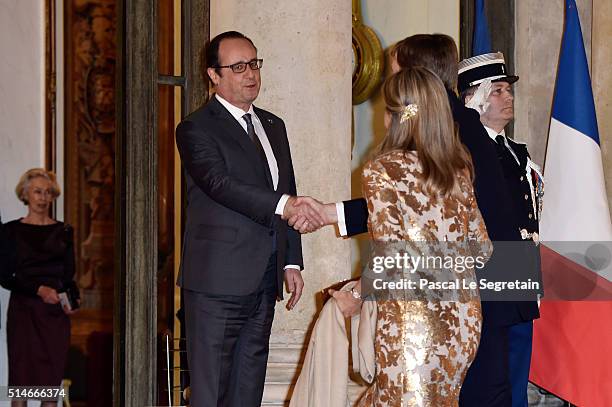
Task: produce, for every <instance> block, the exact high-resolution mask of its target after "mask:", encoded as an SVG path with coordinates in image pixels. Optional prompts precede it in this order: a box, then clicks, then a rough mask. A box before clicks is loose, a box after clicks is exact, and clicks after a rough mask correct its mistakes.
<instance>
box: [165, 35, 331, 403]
mask: <svg viewBox="0 0 612 407" xmlns="http://www.w3.org/2000/svg"><path fill="white" fill-rule="evenodd" d="M262 64H263V60H262V59H258V57H257V49H256V48H255V46H254V45H253V43H252V41H251V40H250V39H248V38H247V37H245V36H244V35H243V34H240V33H238V32H235V31H230V32H225V33H223V34H220V35H218V36H217V37H215V38H214V39H212V40H211V41H210V44H209V45H208V47H207V49H206V66H207V73H208V76H209V77H210V80H211V82H212V84H213V85H214V86H215V90H216V94H215V95H214V96H213V97H212V98H211V99H210V101H209V102H208V103H207V104H206V105H205V106H204V107H202V108H200V109H198V110H196V111H195V112H193V113H192V114H190V115H189V116H187V117H186V118H185V119H184V120H183V121H182V122H181V123H180V124H179V126H178V127H177V130H176V142H177V146H178V150H179V153H180V156H181V160H182V162H183V166H184V170H185V181H186V187H187V208H186V223H185V234H184V238H183V254H182V258H181V268H180V274H179V277H178V282H177V283H178V285H180V286H181V287H182V288H183V293H184V294H183V295H184V304H185V322H186V336H187V357H188V362H189V369H190V378H191V399H190V404H191V405H192V406H194V407H210V406H232V407H233V406H236V407H238V406H240V407H242V406H259V405H260V404H261V399H262V394H263V385H264V380H265V374H266V364H267V358H268V349H269V338H270V330H271V327H272V320H273V317H274V305H275V301H276V300H277V298H282V293H283V281H285V282H286V283H287V286H288V290H289V291H290V292H292V296H291V298H290V299H289V302H288V305H287V307H288V308H289V309H291V308H293V307H294V306H295V304H296V303H297V301H298V300H299V298H300V295H301V291H302V287H303V284H304V283H303V281H302V277H301V270H302V269H303V261H302V249H301V240H300V239H301V238H300V235H299V233H297V232H296V231H295V230H293V229H290V228H288V227H287V223H286V221H284V220H282V217H285V218H287V217H289V216H291V215H293V214H295V213H297V212H301V213H302V215H303V216H304V217H306V218H308V220H309V222H310V223H311V224H315V225H317V224H320V223H321V222H322V220H321V218H320V217H319V216H318V215H317V214H316V213H315V212H314V211H313V210H311V209H310V208H308V206H307V205H306V206H301V207H299V208H298V207H295V206H293V202H294V201H295V199H296V196H295V195H296V186H295V178H294V173H293V166H292V162H291V153H290V151H289V142H288V140H287V134H286V130H285V124H284V123H283V121H282V120H281V119H280V118H279V117H277V116H275V115H273V114H272V113H270V112H267V111H265V110H262V109H259V108H257V107H254V106H253V102H254V100H255V99H256V98H257V96H258V94H259V88H260V84H261V80H260V71H259V69H260V68H261V67H262Z"/></svg>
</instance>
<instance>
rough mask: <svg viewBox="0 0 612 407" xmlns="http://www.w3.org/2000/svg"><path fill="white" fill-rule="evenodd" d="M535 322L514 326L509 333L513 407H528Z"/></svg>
mask: <svg viewBox="0 0 612 407" xmlns="http://www.w3.org/2000/svg"><path fill="white" fill-rule="evenodd" d="M532 342H533V321H528V322H522V323H520V324H516V325H512V326H511V327H510V330H509V332H508V343H509V350H508V352H509V354H510V358H509V361H510V366H509V369H510V383H511V386H512V407H527V405H528V404H529V400H528V399H527V384H528V383H529V368H530V367H531V345H532Z"/></svg>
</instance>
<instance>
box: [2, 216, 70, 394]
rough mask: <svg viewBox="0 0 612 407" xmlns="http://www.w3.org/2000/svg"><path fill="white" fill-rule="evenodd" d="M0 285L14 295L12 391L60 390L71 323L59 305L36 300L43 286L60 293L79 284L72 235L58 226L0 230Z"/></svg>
mask: <svg viewBox="0 0 612 407" xmlns="http://www.w3.org/2000/svg"><path fill="white" fill-rule="evenodd" d="M1 228H2V231H1V235H0V239H1V240H2V241H1V242H0V244H1V247H2V252H3V253H2V255H1V256H0V263H1V265H0V284H2V286H3V287H4V288H6V289H8V290H10V292H11V297H10V300H9V307H8V311H7V321H6V335H7V349H8V362H9V371H8V373H9V379H8V385H9V386H59V385H60V384H61V382H62V378H63V376H64V369H65V365H66V357H67V354H68V348H69V346H70V319H69V317H68V316H67V315H66V314H65V313H64V311H63V310H62V307H61V305H60V304H46V303H45V302H43V300H42V299H41V298H40V297H39V296H38V295H37V294H36V293H37V291H38V288H39V287H40V286H41V285H45V286H48V287H51V288H54V289H55V290H57V291H58V292H62V291H66V290H67V289H68V288H69V287H70V288H71V289H73V290H75V291H76V292H78V290H76V284H75V283H74V280H73V276H74V250H73V237H72V235H73V231H72V228H71V227H70V226H68V225H65V224H63V223H62V222H57V223H54V224H51V225H31V224H27V223H22V222H21V221H20V220H14V221H12V222H9V223H6V224H4V225H2V226H1Z"/></svg>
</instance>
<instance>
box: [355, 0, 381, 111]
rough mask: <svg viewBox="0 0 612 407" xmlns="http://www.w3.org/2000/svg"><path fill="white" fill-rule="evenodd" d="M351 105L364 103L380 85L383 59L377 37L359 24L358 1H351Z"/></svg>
mask: <svg viewBox="0 0 612 407" xmlns="http://www.w3.org/2000/svg"><path fill="white" fill-rule="evenodd" d="M353 58H354V60H353V104H354V105H358V104H360V103H363V102H365V101H366V100H367V99H368V98H369V97H370V96H372V94H373V93H374V91H375V90H376V88H377V87H378V85H379V84H380V82H381V80H382V76H383V71H384V69H385V57H384V53H383V49H382V45H381V43H380V40H379V39H378V36H377V35H376V33H375V32H374V30H372V29H371V28H370V27H368V26H366V25H364V24H363V23H362V22H361V7H360V5H359V0H353Z"/></svg>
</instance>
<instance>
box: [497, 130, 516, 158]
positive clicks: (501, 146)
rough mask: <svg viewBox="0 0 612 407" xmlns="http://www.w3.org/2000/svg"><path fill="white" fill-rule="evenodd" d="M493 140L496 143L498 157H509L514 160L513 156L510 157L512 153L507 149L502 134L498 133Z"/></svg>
mask: <svg viewBox="0 0 612 407" xmlns="http://www.w3.org/2000/svg"><path fill="white" fill-rule="evenodd" d="M495 142H496V143H497V156H498V157H499V158H504V159H508V158H511V159H512V161H515V160H514V157H512V154H511V153H510V150H508V147H506V140H505V138H504V136H502V135H501V134H498V135H497V137H495Z"/></svg>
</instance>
